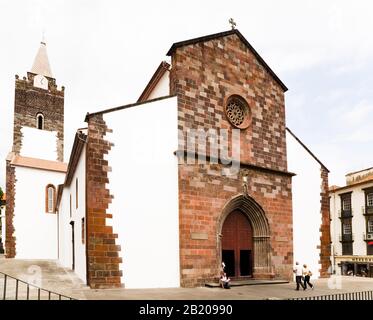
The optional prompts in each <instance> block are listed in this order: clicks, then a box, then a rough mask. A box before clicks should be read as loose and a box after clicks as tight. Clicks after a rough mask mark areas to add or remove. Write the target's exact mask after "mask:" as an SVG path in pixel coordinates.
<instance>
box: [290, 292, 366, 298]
mask: <svg viewBox="0 0 373 320" xmlns="http://www.w3.org/2000/svg"><path fill="white" fill-rule="evenodd" d="M287 300H373V291H372V290H369V291H357V292H345V293H335V294H325V295H320V296H309V297H297V298H290V299H287Z"/></svg>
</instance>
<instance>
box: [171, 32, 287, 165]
mask: <svg viewBox="0 0 373 320" xmlns="http://www.w3.org/2000/svg"><path fill="white" fill-rule="evenodd" d="M170 94H177V96H178V120H179V123H178V126H179V129H181V130H183V131H186V130H188V129H192V128H193V129H196V128H205V129H209V128H213V129H216V128H222V129H229V130H230V129H231V128H232V126H231V125H230V123H229V122H228V120H227V119H226V116H225V112H224V104H225V101H226V100H227V98H228V97H229V96H230V95H232V94H238V95H241V96H242V97H243V98H244V99H245V100H246V101H247V102H248V104H249V106H250V110H251V118H252V119H251V125H250V126H249V127H248V128H247V129H246V130H242V131H241V149H240V150H241V161H243V162H247V163H251V164H255V165H258V166H263V167H268V168H272V169H278V170H286V169H287V159H286V135H285V128H286V126H285V102H284V92H283V89H282V88H281V87H280V85H279V84H278V83H277V82H276V81H275V80H274V79H273V77H272V76H271V75H270V74H269V73H268V72H267V71H266V70H265V69H264V68H263V67H262V66H261V64H260V63H259V62H258V61H257V59H256V58H255V56H254V55H253V54H252V53H251V51H250V50H249V49H248V48H247V47H246V46H245V45H244V44H243V43H242V42H241V41H240V39H239V38H238V36H237V35H235V34H233V35H230V36H226V37H222V38H218V39H214V40H210V41H207V42H203V43H197V44H194V45H188V46H183V47H180V48H177V49H176V50H175V52H174V53H173V54H172V69H171V73H170Z"/></svg>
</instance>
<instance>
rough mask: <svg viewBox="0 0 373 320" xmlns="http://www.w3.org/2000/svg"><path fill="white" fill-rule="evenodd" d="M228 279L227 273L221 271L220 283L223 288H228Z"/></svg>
mask: <svg viewBox="0 0 373 320" xmlns="http://www.w3.org/2000/svg"><path fill="white" fill-rule="evenodd" d="M230 281H231V279H230V278H228V277H227V274H226V273H225V272H221V274H220V285H221V287H222V288H223V289H230V285H229V282H230Z"/></svg>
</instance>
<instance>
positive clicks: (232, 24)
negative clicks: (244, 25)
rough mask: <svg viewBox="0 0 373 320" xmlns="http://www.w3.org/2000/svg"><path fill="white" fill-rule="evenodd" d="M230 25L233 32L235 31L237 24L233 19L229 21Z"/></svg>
mask: <svg viewBox="0 0 373 320" xmlns="http://www.w3.org/2000/svg"><path fill="white" fill-rule="evenodd" d="M229 23H230V25H231V27H232V30H234V29H236V25H237V24H236V22H234V20H233V18H230V19H229Z"/></svg>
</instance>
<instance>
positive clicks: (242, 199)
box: [217, 194, 272, 277]
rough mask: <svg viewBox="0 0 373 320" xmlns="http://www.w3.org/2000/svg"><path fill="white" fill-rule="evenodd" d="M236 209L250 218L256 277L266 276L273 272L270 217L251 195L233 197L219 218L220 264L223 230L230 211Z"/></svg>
mask: <svg viewBox="0 0 373 320" xmlns="http://www.w3.org/2000/svg"><path fill="white" fill-rule="evenodd" d="M235 210H239V211H241V212H242V213H243V214H245V215H246V217H247V218H248V219H249V221H250V224H251V226H252V231H253V251H254V253H253V255H254V265H253V274H254V277H255V276H256V277H258V276H260V277H261V276H265V275H268V274H270V273H271V271H272V268H271V255H272V254H271V245H270V235H271V232H270V227H269V223H268V219H267V217H266V214H265V212H264V210H263V208H262V207H261V206H260V205H259V204H258V203H257V202H256V201H255V200H254V199H253V198H251V197H250V196H246V195H243V194H239V195H237V196H235V197H233V198H231V199H230V200H229V201H228V202H227V203H226V204H225V206H224V207H223V210H222V213H221V215H220V217H219V220H218V226H217V227H218V229H217V230H218V246H217V247H218V250H219V252H218V256H219V258H220V259H219V265H220V263H221V252H222V244H221V239H222V230H223V225H224V222H225V220H226V218H227V217H228V215H229V214H230V213H232V212H233V211H235Z"/></svg>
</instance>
